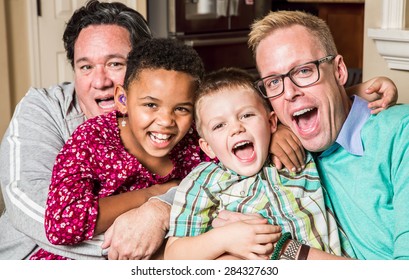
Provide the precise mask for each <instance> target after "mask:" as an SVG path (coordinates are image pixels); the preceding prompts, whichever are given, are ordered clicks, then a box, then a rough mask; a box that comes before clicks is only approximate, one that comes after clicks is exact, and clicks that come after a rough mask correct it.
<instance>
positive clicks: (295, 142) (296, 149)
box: [270, 125, 305, 172]
mask: <svg viewBox="0 0 409 280" xmlns="http://www.w3.org/2000/svg"><path fill="white" fill-rule="evenodd" d="M270 152H271V153H272V154H273V155H274V157H273V162H274V163H275V164H276V166H277V168H278V167H281V166H282V165H284V166H285V167H286V168H287V169H288V170H291V171H294V172H295V171H301V169H302V168H304V160H305V151H304V147H303V146H302V143H301V141H300V140H299V139H298V138H297V137H296V136H295V134H294V133H293V132H292V131H291V129H290V128H288V127H287V126H284V125H279V129H277V131H276V132H275V133H274V134H273V135H272V140H271V145H270ZM278 161H280V162H281V164H277V162H278Z"/></svg>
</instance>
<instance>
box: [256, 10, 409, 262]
mask: <svg viewBox="0 0 409 280" xmlns="http://www.w3.org/2000/svg"><path fill="white" fill-rule="evenodd" d="M249 45H250V47H251V48H252V50H253V52H254V56H255V59H256V63H257V67H258V70H259V73H260V76H261V77H262V78H261V79H259V80H258V81H257V82H256V84H255V86H256V87H257V88H258V89H259V90H260V92H261V93H262V95H263V96H264V97H265V98H268V99H269V100H270V103H271V105H272V106H273V109H274V111H275V113H276V114H277V116H278V118H279V120H280V121H281V122H282V123H283V124H285V125H287V126H288V127H289V128H290V129H291V130H292V131H293V132H294V133H295V135H296V136H297V137H298V138H299V139H300V141H301V143H302V144H303V146H304V147H305V148H306V149H307V150H309V151H311V152H314V153H315V158H316V161H317V165H318V168H319V172H320V176H321V178H322V181H323V184H324V186H325V188H326V189H327V192H328V195H329V200H330V202H331V203H332V205H333V207H334V211H335V215H336V217H337V219H338V220H339V223H340V226H341V227H342V229H343V230H344V231H345V233H346V235H347V236H348V238H349V240H350V241H351V244H352V247H353V249H354V251H355V253H356V255H357V257H358V258H359V259H409V219H408V218H407V213H409V203H408V202H409V176H408V174H409V172H408V171H409V129H408V123H409V106H408V105H397V106H394V107H392V108H390V109H388V110H385V111H382V112H381V113H379V114H377V115H376V114H375V115H371V114H370V109H368V103H367V102H366V101H364V100H362V99H361V98H359V97H357V96H355V97H353V98H352V99H351V98H349V97H348V96H347V94H346V92H345V89H344V84H345V83H346V81H347V78H348V74H347V67H346V65H345V63H344V60H343V57H342V56H341V55H340V54H338V52H337V49H336V46H335V43H334V41H333V38H332V36H331V33H330V30H329V28H328V26H327V25H326V24H325V22H324V21H323V20H321V19H319V18H317V17H315V16H312V15H310V14H307V13H303V12H298V11H297V12H291V11H280V12H271V13H270V14H268V15H267V16H266V17H265V18H263V19H261V20H259V21H258V22H256V23H255V24H253V26H252V31H251V33H250V39H249ZM283 73H284V74H283ZM293 242H295V241H292V240H290V241H287V242H286V244H285V245H284V249H283V251H285V249H286V247H287V246H288V245H289V244H292V243H293ZM332 257H333V256H331V255H329V254H326V253H324V252H321V251H319V250H316V249H312V248H311V250H310V252H309V255H308V259H330V258H332Z"/></svg>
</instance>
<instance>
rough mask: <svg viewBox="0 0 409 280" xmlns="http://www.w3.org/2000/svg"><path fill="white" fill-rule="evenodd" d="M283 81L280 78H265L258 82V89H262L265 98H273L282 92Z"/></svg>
mask: <svg viewBox="0 0 409 280" xmlns="http://www.w3.org/2000/svg"><path fill="white" fill-rule="evenodd" d="M282 81H283V79H282V77H281V76H270V77H265V78H264V79H263V80H260V81H259V87H262V88H263V90H264V92H262V93H263V94H264V95H265V96H266V97H274V96H276V95H280V94H281V92H282V91H283V82H282Z"/></svg>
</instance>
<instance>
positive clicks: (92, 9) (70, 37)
mask: <svg viewBox="0 0 409 280" xmlns="http://www.w3.org/2000/svg"><path fill="white" fill-rule="evenodd" d="M102 24H115V25H118V26H121V27H124V28H125V29H126V30H128V32H129V40H130V42H131V45H134V44H135V43H137V42H138V41H140V40H141V39H150V38H152V34H151V31H150V29H149V26H148V23H147V22H146V20H145V19H144V18H143V16H142V15H141V14H140V13H138V12H137V11H135V10H133V9H131V8H129V7H127V6H126V5H124V4H122V3H118V2H113V3H104V2H99V1H97V0H90V1H88V2H87V4H86V5H85V6H83V7H81V8H79V9H78V10H76V11H75V12H74V14H73V15H72V17H71V18H70V20H69V21H68V22H67V25H66V28H65V31H64V35H63V41H64V47H65V50H66V52H67V58H68V61H69V62H70V63H71V66H72V67H74V45H75V42H76V41H77V38H78V36H79V34H80V32H81V30H82V29H84V28H86V27H87V26H89V25H102Z"/></svg>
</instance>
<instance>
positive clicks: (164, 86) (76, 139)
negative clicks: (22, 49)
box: [31, 39, 209, 259]
mask: <svg viewBox="0 0 409 280" xmlns="http://www.w3.org/2000/svg"><path fill="white" fill-rule="evenodd" d="M112 67H120V66H116V65H113V66H112ZM123 67H124V66H123ZM82 71H85V72H86V71H87V67H86V65H85V66H84V67H83V68H82ZM203 74H204V67H203V64H202V61H201V59H200V57H199V56H198V54H197V53H196V51H194V50H193V48H191V47H188V46H185V45H183V44H181V43H178V42H177V41H175V40H171V39H153V40H146V41H143V42H141V43H139V44H138V45H137V46H136V47H135V49H134V50H133V51H131V53H130V54H129V56H128V62H127V70H126V75H125V81H124V85H123V86H122V85H117V87H116V89H115V103H116V105H117V108H119V109H118V110H116V111H113V112H112V113H109V114H107V115H102V116H98V117H95V118H93V119H90V120H88V121H86V122H85V123H84V124H82V125H80V126H79V127H78V128H77V130H76V131H75V132H74V133H73V135H72V136H71V138H70V139H69V140H68V141H67V143H66V144H65V146H64V147H63V148H62V150H61V151H60V153H59V155H58V156H57V159H56V162H55V165H54V169H53V174H52V180H51V185H50V189H49V194H48V199H47V207H46V214H45V230H46V234H47V238H48V239H49V241H50V242H51V243H53V244H60V245H73V244H77V243H79V242H83V241H85V240H90V239H92V238H93V237H94V236H96V235H98V234H100V233H103V232H104V231H105V230H106V229H107V228H108V227H109V226H110V225H111V224H112V223H113V222H114V220H115V218H116V217H118V216H119V215H121V214H122V213H124V212H126V211H128V210H130V209H133V208H136V207H139V206H141V205H142V204H143V203H144V202H146V201H147V200H148V199H149V198H150V197H152V196H155V195H160V194H163V193H165V192H166V191H167V190H168V189H169V188H170V187H173V186H175V185H177V184H178V182H179V181H180V180H181V179H183V178H184V177H185V176H186V175H187V174H188V173H189V172H190V171H191V170H192V168H193V167H195V166H196V165H197V164H199V163H200V162H202V161H204V160H209V158H207V157H206V156H205V155H204V153H202V152H201V150H200V148H199V146H198V136H197V133H196V131H195V129H194V127H193V103H194V100H195V92H196V89H197V87H198V85H199V82H200V79H201V78H202V76H203ZM102 102H103V101H102ZM31 259H65V258H64V257H62V256H57V255H54V254H52V253H51V252H47V251H46V250H44V249H41V250H40V251H38V252H37V253H36V254H34V255H33V256H32V258H31Z"/></svg>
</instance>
